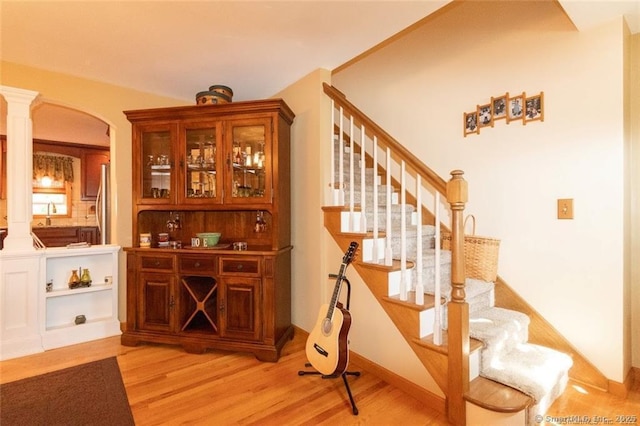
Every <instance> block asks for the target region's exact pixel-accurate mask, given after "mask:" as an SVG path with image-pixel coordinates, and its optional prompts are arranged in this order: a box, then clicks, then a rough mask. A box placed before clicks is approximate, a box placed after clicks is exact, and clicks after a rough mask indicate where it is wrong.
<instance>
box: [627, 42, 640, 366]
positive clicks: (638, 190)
mask: <svg viewBox="0 0 640 426" xmlns="http://www.w3.org/2000/svg"><path fill="white" fill-rule="evenodd" d="M628 69H629V73H630V76H629V87H630V90H629V102H630V105H629V113H628V115H627V117H628V118H629V127H630V128H629V132H630V139H631V144H630V153H629V161H628V165H629V169H630V171H629V172H630V179H631V181H630V189H629V193H630V195H629V196H630V198H629V205H630V214H629V217H630V223H629V227H630V234H631V242H630V243H631V251H630V254H629V262H630V265H631V285H630V287H631V288H630V290H629V293H630V297H631V306H630V309H631V348H632V359H631V363H632V365H633V366H635V367H637V368H640V261H638V259H640V34H635V35H634V36H632V37H631V39H630V40H629V65H628Z"/></svg>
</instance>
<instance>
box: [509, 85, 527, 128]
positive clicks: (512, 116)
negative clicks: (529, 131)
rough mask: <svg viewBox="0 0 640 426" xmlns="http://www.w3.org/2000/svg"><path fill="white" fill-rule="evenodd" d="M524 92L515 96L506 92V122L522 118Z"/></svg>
mask: <svg viewBox="0 0 640 426" xmlns="http://www.w3.org/2000/svg"><path fill="white" fill-rule="evenodd" d="M524 100H525V93H524V92H522V94H520V95H517V96H513V97H512V96H509V94H508V93H507V123H509V122H511V121H516V120H524Z"/></svg>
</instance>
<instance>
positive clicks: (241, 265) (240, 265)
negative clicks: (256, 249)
mask: <svg viewBox="0 0 640 426" xmlns="http://www.w3.org/2000/svg"><path fill="white" fill-rule="evenodd" d="M243 267H244V265H243V264H242V263H240V264H238V271H240V270H241V269H242V268H243Z"/></svg>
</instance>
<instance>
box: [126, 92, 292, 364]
mask: <svg viewBox="0 0 640 426" xmlns="http://www.w3.org/2000/svg"><path fill="white" fill-rule="evenodd" d="M125 114H126V116H127V118H128V119H129V121H130V122H131V123H132V128H133V241H134V247H130V248H126V249H125V251H126V252H127V324H126V330H125V331H124V333H123V334H122V344H124V345H137V344H138V343H140V342H158V343H169V344H179V345H182V346H183V347H184V348H185V350H187V351H189V352H202V351H205V350H206V349H223V350H235V351H246V352H252V353H254V354H255V356H256V357H257V358H258V359H260V360H264V361H277V360H278V358H279V356H280V350H281V348H282V346H283V345H284V344H285V343H286V341H287V339H290V338H291V337H292V335H293V327H292V325H291V250H292V246H291V228H290V219H291V213H290V210H291V197H290V180H291V176H290V158H291V157H290V127H291V124H292V122H293V118H294V114H293V112H292V111H291V109H290V108H289V107H288V106H287V105H286V104H285V103H284V101H282V100H280V99H271V100H259V101H247V102H233V103H229V104H219V105H195V106H187V107H171V108H161V109H147V110H138V111H125ZM202 232H220V233H221V234H222V235H221V238H220V241H219V242H218V244H217V245H215V246H213V247H211V246H209V247H203V246H200V247H195V246H192V238H194V237H196V234H198V233H202ZM146 233H149V234H151V247H149V248H143V247H140V244H139V241H140V234H146ZM161 234H165V235H161ZM166 234H168V240H169V241H164V240H166V239H167V235H166ZM237 242H242V243H246V249H244V250H236V249H234V248H235V247H234V243H237ZM236 246H237V245H236Z"/></svg>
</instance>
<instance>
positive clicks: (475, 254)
mask: <svg viewBox="0 0 640 426" xmlns="http://www.w3.org/2000/svg"><path fill="white" fill-rule="evenodd" d="M469 219H471V221H472V230H471V235H468V234H465V236H464V263H465V276H466V277H467V278H475V279H478V280H483V281H491V282H495V280H496V278H497V276H498V253H499V250H500V240H498V239H495V238H489V237H480V236H478V235H476V218H475V216H473V215H468V216H467V217H466V218H465V219H464V229H466V228H467V220H469ZM441 240H442V249H443V250H451V233H449V232H446V233H445V232H443V233H442V237H441Z"/></svg>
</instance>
